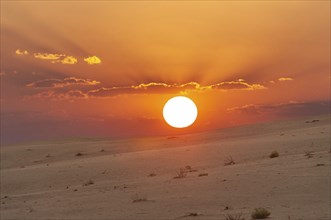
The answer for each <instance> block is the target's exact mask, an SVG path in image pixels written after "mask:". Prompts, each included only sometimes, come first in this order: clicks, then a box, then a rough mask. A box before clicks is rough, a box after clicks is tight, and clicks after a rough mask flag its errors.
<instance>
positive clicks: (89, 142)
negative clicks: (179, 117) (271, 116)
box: [0, 115, 331, 220]
mask: <svg viewBox="0 0 331 220" xmlns="http://www.w3.org/2000/svg"><path fill="white" fill-rule="evenodd" d="M330 205H331V203H330V116H329V115H328V116H319V117H317V116H316V117H314V118H306V119H302V120H292V121H281V122H272V123H265V124H257V125H252V126H242V127H237V128H229V129H222V130H218V131H211V132H205V133H200V134H191V135H182V136H175V137H153V138H134V139H133V138H131V139H77V140H74V139H72V140H67V141H53V142H40V143H32V144H20V145H12V146H2V147H1V216H0V217H1V219H227V218H229V216H240V217H241V218H245V219H251V217H253V216H259V215H260V214H261V212H265V213H267V212H270V216H269V218H270V219H291V220H292V219H303V220H306V219H307V220H308V219H309V220H312V219H315V220H326V219H330V218H331V214H330ZM259 208H264V209H265V210H266V211H265V210H263V209H259ZM261 210H262V211H261ZM256 211H259V212H260V213H256ZM254 212H255V213H254ZM262 214H263V213H262Z"/></svg>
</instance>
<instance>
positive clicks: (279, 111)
mask: <svg viewBox="0 0 331 220" xmlns="http://www.w3.org/2000/svg"><path fill="white" fill-rule="evenodd" d="M228 111H229V112H239V113H244V114H248V115H276V116H283V117H301V116H310V115H321V114H329V113H330V102H329V101H320V102H288V103H280V104H265V105H254V104H249V105H244V106H241V107H233V108H229V109H228Z"/></svg>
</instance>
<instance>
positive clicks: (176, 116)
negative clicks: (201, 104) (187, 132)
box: [163, 96, 198, 128]
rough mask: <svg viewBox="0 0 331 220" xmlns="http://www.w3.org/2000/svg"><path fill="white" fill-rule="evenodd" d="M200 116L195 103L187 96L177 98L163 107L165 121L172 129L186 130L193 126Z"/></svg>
mask: <svg viewBox="0 0 331 220" xmlns="http://www.w3.org/2000/svg"><path fill="white" fill-rule="evenodd" d="M197 116H198V109H197V107H196V105H195V104H194V102H193V101H192V100H191V99H189V98H187V97H185V96H176V97H173V98H171V99H169V100H168V101H167V103H166V104H165V105H164V107H163V117H164V120H165V121H166V122H167V123H168V124H169V125H170V126H172V127H175V128H185V127H188V126H190V125H191V124H193V122H194V121H195V119H196V118H197Z"/></svg>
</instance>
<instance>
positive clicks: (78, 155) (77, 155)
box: [75, 153, 84, 157]
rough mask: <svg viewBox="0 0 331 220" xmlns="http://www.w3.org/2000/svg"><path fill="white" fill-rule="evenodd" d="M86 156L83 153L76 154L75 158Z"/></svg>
mask: <svg viewBox="0 0 331 220" xmlns="http://www.w3.org/2000/svg"><path fill="white" fill-rule="evenodd" d="M83 155H84V154H82V153H77V154H75V156H76V157H80V156H83Z"/></svg>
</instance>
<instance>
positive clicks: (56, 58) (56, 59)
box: [15, 49, 101, 65]
mask: <svg viewBox="0 0 331 220" xmlns="http://www.w3.org/2000/svg"><path fill="white" fill-rule="evenodd" d="M15 54H16V55H18V56H22V55H29V54H30V53H29V52H28V51H27V50H21V49H17V50H16V51H15ZM31 56H32V57H33V58H35V59H38V60H46V61H50V62H51V63H61V64H71V65H72V64H76V63H77V62H78V58H77V57H74V56H71V55H66V54H58V53H40V52H35V53H33V54H32V55H31ZM83 60H84V61H85V62H86V63H87V64H89V65H93V64H100V63H101V59H100V58H99V57H97V56H91V57H87V58H84V59H83Z"/></svg>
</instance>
